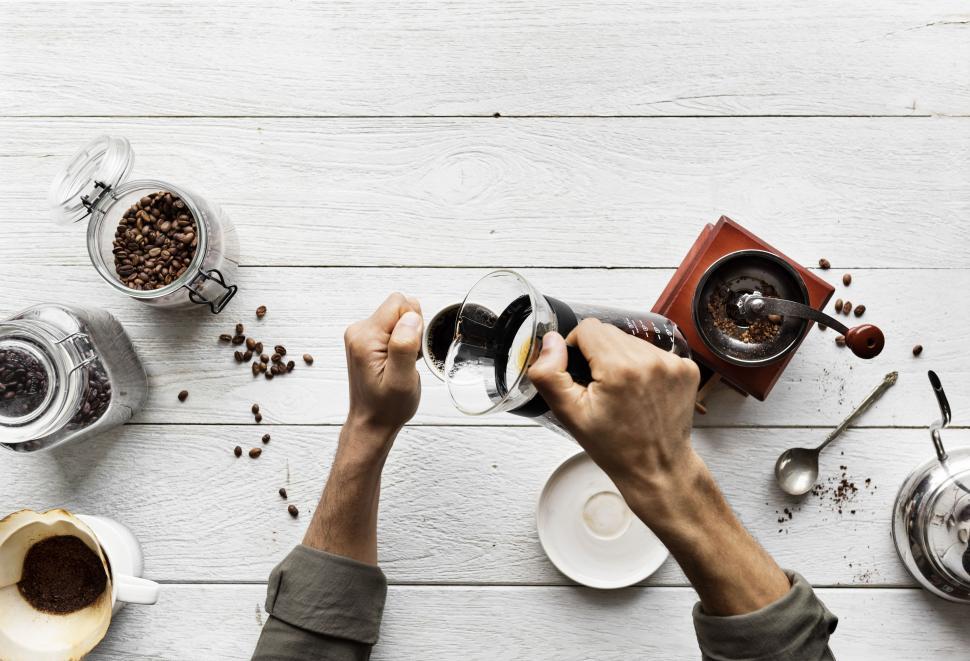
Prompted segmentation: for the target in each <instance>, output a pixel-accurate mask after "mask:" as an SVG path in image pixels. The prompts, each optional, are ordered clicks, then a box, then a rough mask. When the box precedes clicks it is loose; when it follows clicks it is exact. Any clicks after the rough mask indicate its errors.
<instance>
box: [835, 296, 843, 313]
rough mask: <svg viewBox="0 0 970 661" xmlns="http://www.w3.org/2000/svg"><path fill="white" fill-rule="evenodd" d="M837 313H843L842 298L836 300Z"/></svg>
mask: <svg viewBox="0 0 970 661" xmlns="http://www.w3.org/2000/svg"><path fill="white" fill-rule="evenodd" d="M835 311H836V312H842V299H841V298H837V299H835Z"/></svg>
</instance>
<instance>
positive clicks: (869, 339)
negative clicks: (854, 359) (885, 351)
mask: <svg viewBox="0 0 970 661" xmlns="http://www.w3.org/2000/svg"><path fill="white" fill-rule="evenodd" d="M845 346H847V347H849V348H850V349H852V353H854V354H855V355H857V356H859V358H875V357H876V356H878V355H879V354H880V353H881V352H882V348H883V347H884V346H886V337H885V336H884V335H883V334H882V331H881V330H879V329H878V328H876V327H875V326H873V325H872V324H861V325H859V326H856V327H854V328H850V329H849V332H848V333H846V334H845Z"/></svg>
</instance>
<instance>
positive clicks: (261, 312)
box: [256, 305, 266, 319]
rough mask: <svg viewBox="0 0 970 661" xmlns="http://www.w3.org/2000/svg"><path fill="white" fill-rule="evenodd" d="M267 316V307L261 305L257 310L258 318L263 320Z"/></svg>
mask: <svg viewBox="0 0 970 661" xmlns="http://www.w3.org/2000/svg"><path fill="white" fill-rule="evenodd" d="M265 316H266V306H265V305H260V306H259V307H258V308H256V318H257V319H262V318H263V317H265Z"/></svg>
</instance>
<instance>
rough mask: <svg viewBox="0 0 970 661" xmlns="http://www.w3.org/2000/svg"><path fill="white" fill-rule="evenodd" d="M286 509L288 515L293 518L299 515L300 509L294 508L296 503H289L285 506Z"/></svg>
mask: <svg viewBox="0 0 970 661" xmlns="http://www.w3.org/2000/svg"><path fill="white" fill-rule="evenodd" d="M286 511H287V512H289V513H290V516H292V517H293V518H294V519H295V518H296V517H298V516H300V510H298V509H297V508H296V505H290V506H289V507H287V508H286Z"/></svg>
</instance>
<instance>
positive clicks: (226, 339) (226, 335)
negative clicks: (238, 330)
mask: <svg viewBox="0 0 970 661" xmlns="http://www.w3.org/2000/svg"><path fill="white" fill-rule="evenodd" d="M219 341H220V342H232V335H230V334H229V333H223V334H222V335H220V336H219Z"/></svg>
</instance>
